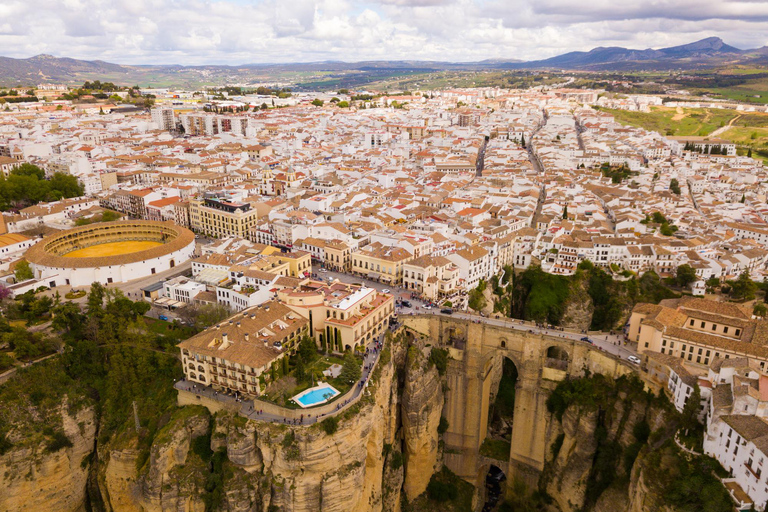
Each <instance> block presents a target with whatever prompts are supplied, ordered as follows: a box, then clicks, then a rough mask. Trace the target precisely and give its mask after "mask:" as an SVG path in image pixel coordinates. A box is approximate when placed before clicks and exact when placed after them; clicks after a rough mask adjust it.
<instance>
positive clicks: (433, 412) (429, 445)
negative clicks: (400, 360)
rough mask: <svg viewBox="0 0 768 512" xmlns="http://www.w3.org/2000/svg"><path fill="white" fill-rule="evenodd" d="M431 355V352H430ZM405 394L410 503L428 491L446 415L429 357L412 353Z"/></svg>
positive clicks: (404, 409)
mask: <svg viewBox="0 0 768 512" xmlns="http://www.w3.org/2000/svg"><path fill="white" fill-rule="evenodd" d="M427 352H428V349H427ZM405 368H406V378H405V389H404V390H403V402H402V405H401V409H402V422H403V446H404V450H403V452H404V455H405V482H404V484H403V490H404V492H405V496H406V498H407V499H408V500H409V501H411V500H413V499H415V498H416V497H417V496H418V495H419V494H421V493H423V492H424V491H425V490H426V489H427V484H428V483H429V480H430V478H431V477H432V474H433V473H434V471H435V469H436V468H437V464H438V441H439V436H438V433H437V427H438V425H439V424H440V417H441V415H442V411H443V403H444V400H445V397H444V396H443V388H442V381H441V379H440V375H439V374H438V371H437V369H436V368H435V367H434V366H433V365H430V364H429V363H428V360H427V354H425V353H424V352H422V351H421V350H419V349H417V348H416V347H415V346H413V347H411V348H410V349H409V353H408V360H407V361H406V367H405Z"/></svg>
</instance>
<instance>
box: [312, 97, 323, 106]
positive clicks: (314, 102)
mask: <svg viewBox="0 0 768 512" xmlns="http://www.w3.org/2000/svg"><path fill="white" fill-rule="evenodd" d="M323 103H324V101H323V100H321V99H320V98H315V99H314V100H312V105H314V106H316V107H322V106H323Z"/></svg>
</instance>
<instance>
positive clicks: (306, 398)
mask: <svg viewBox="0 0 768 512" xmlns="http://www.w3.org/2000/svg"><path fill="white" fill-rule="evenodd" d="M338 394H339V391H338V390H337V389H336V388H334V387H333V386H331V385H330V384H325V383H323V384H320V385H319V386H315V387H313V388H309V389H307V390H306V391H302V392H301V393H299V394H298V395H296V396H294V397H293V400H294V401H295V402H296V403H297V404H299V406H301V407H312V406H313V405H318V404H324V403H325V402H327V401H328V400H330V399H331V398H333V397H335V396H336V395H338Z"/></svg>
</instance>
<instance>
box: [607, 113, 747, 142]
mask: <svg viewBox="0 0 768 512" xmlns="http://www.w3.org/2000/svg"><path fill="white" fill-rule="evenodd" d="M601 110H602V111H604V112H608V113H610V114H612V115H613V117H614V119H616V121H617V122H619V123H621V124H623V125H628V126H638V127H640V128H645V129H646V130H650V131H655V132H659V133H661V134H662V135H668V136H678V137H684V136H691V135H695V136H705V135H709V134H710V133H712V132H713V131H715V130H716V129H718V128H720V127H722V126H725V125H727V124H728V122H729V121H731V120H732V119H734V118H735V117H736V116H738V115H739V113H738V112H737V111H735V110H728V109H708V108H685V109H683V108H670V107H656V108H653V109H651V112H631V111H628V110H614V109H601Z"/></svg>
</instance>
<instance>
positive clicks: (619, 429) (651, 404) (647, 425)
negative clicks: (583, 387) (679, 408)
mask: <svg viewBox="0 0 768 512" xmlns="http://www.w3.org/2000/svg"><path fill="white" fill-rule="evenodd" d="M603 382H604V383H605V384H603V383H601V384H600V386H604V385H607V386H612V387H613V386H615V388H614V389H613V390H610V391H607V392H604V391H603V390H599V391H595V394H596V395H597V396H596V397H595V398H587V399H584V398H585V397H581V403H579V404H578V405H572V406H570V407H568V408H567V409H566V410H565V411H564V412H563V414H562V419H561V421H559V422H557V421H553V422H552V426H553V428H552V429H551V431H550V432H549V434H548V443H549V446H551V447H552V450H553V452H555V453H553V454H552V455H551V459H550V460H548V461H547V463H546V467H545V470H544V472H543V474H542V477H541V478H542V480H541V484H542V485H543V487H544V488H545V490H546V492H547V493H548V494H549V495H550V496H551V497H552V498H553V499H554V501H555V502H556V503H557V505H558V507H559V508H560V510H562V511H563V512H571V511H577V510H583V509H585V505H586V509H587V510H593V511H595V512H650V511H654V512H656V511H660V512H664V511H666V510H667V509H666V508H665V507H664V505H663V502H662V500H661V499H660V498H659V497H658V496H655V495H654V492H653V490H651V489H649V486H648V485H647V484H646V482H645V479H644V474H645V472H646V471H653V468H649V467H646V465H645V464H643V456H644V454H645V453H647V451H648V450H650V446H649V445H648V444H647V436H648V434H649V433H650V432H652V431H653V432H656V433H657V434H656V435H657V436H658V438H659V439H664V438H669V436H671V435H672V433H673V432H674V421H670V415H669V410H668V409H667V408H665V407H661V406H660V405H659V402H656V401H655V400H654V399H653V398H652V397H650V396H649V395H647V394H646V393H644V392H643V391H642V384H639V383H634V384H633V383H628V381H623V382H622V383H621V384H618V385H617V384H615V383H611V382H610V381H603ZM578 401H579V399H577V402H578ZM643 432H645V433H643ZM638 435H639V436H641V438H640V439H638V438H637V437H636V436H638ZM657 443H658V441H657ZM628 454H630V455H631V454H634V455H635V456H637V458H636V459H634V458H632V457H629V458H628ZM630 463H631V466H630V467H625V464H630ZM598 467H599V469H598ZM600 471H602V473H599V472H600ZM606 475H607V478H606Z"/></svg>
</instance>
